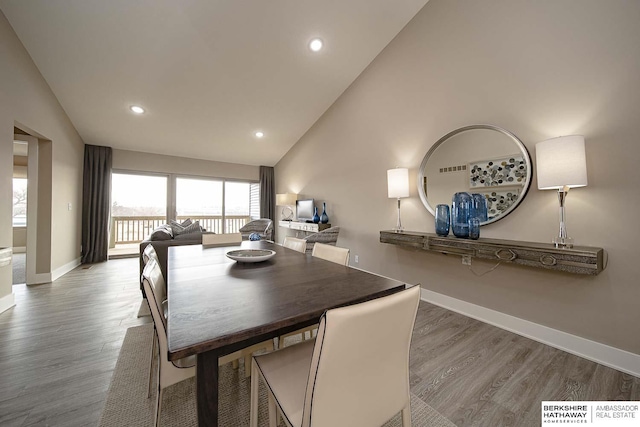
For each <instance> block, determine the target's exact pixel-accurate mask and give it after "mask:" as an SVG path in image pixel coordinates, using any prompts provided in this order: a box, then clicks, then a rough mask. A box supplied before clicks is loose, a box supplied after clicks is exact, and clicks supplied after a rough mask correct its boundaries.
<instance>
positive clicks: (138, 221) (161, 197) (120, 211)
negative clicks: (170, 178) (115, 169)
mask: <svg viewBox="0 0 640 427" xmlns="http://www.w3.org/2000/svg"><path fill="white" fill-rule="evenodd" d="M111 177H112V180H111V227H112V228H111V235H112V240H113V239H114V238H115V240H114V242H116V243H133V242H140V241H142V240H144V239H145V238H146V237H147V236H148V235H149V234H151V232H152V231H153V229H154V228H156V227H158V226H160V225H162V224H164V223H166V222H167V177H166V176H157V175H134V174H124V173H114V174H112V175H111Z"/></svg>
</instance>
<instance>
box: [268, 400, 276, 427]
mask: <svg viewBox="0 0 640 427" xmlns="http://www.w3.org/2000/svg"><path fill="white" fill-rule="evenodd" d="M267 394H268V395H269V427H277V425H278V411H277V410H276V400H275V399H274V398H273V394H271V391H269V392H268V393H267Z"/></svg>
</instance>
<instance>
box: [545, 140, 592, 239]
mask: <svg viewBox="0 0 640 427" xmlns="http://www.w3.org/2000/svg"><path fill="white" fill-rule="evenodd" d="M536 169H537V177H538V189H539V190H556V189H557V190H558V201H559V202H560V232H559V234H558V236H557V237H555V238H554V239H553V240H552V242H553V243H554V244H555V245H556V247H566V248H571V247H573V239H572V238H571V237H567V226H566V218H565V210H564V204H565V199H566V198H567V193H569V189H570V188H574V187H585V186H586V185H587V160H586V155H585V149H584V136H581V135H571V136H559V137H557V138H551V139H547V140H546V141H542V142H539V143H537V144H536Z"/></svg>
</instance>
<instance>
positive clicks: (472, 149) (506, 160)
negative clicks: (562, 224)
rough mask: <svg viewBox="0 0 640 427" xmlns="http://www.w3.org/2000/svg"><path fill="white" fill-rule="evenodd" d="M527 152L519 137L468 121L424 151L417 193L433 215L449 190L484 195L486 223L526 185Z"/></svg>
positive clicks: (510, 206) (509, 207)
mask: <svg viewBox="0 0 640 427" xmlns="http://www.w3.org/2000/svg"><path fill="white" fill-rule="evenodd" d="M532 172H533V171H532V164H531V157H530V156H529V152H528V151H527V148H526V147H525V146H524V144H523V143H522V141H520V140H519V139H518V137H517V136H515V135H514V134H512V133H511V132H509V131H507V130H505V129H502V128H499V127H497V126H492V125H471V126H465V127H462V128H460V129H456V130H454V131H452V132H449V133H448V134H446V135H445V136H443V137H442V138H440V139H439V140H438V142H436V143H435V144H434V145H433V147H431V149H430V150H429V152H428V153H427V155H426V156H424V160H422V164H421V165H420V169H419V171H418V193H419V194H420V199H422V203H424V205H425V207H426V208H427V209H428V210H429V212H431V214H432V215H435V207H436V206H437V205H438V204H446V205H449V206H450V205H451V198H452V196H453V194H454V193H457V192H461V191H466V192H468V193H479V194H482V195H484V196H485V197H486V199H487V208H488V220H487V221H484V222H482V223H480V225H485V224H490V223H492V222H496V221H498V220H499V219H502V218H504V217H505V216H506V215H508V214H509V213H511V212H513V210H514V209H515V208H516V207H517V206H518V205H519V204H520V202H521V201H522V200H523V199H524V196H525V195H526V194H527V191H528V190H529V186H530V185H531V174H532Z"/></svg>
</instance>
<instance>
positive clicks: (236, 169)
mask: <svg viewBox="0 0 640 427" xmlns="http://www.w3.org/2000/svg"><path fill="white" fill-rule="evenodd" d="M113 168H114V169H121V170H130V171H144V172H157V173H166V174H177V175H195V176H209V177H215V178H231V179H242V180H248V181H259V180H260V175H259V170H260V167H259V166H250V165H240V164H236V163H225V162H212V161H209V160H199V159H189V158H186V157H174V156H166V155H163V154H151V153H142V152H139V151H128V150H116V149H114V150H113Z"/></svg>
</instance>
